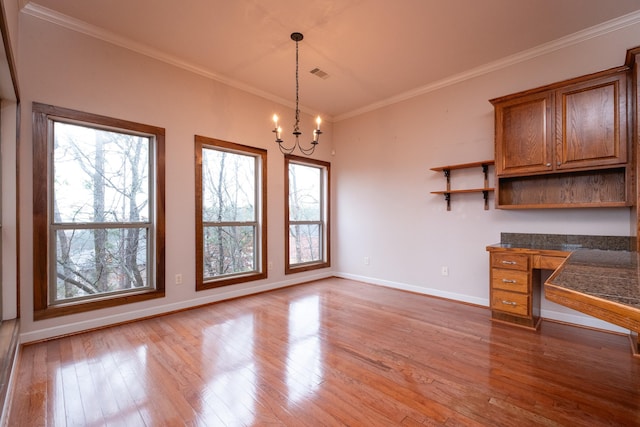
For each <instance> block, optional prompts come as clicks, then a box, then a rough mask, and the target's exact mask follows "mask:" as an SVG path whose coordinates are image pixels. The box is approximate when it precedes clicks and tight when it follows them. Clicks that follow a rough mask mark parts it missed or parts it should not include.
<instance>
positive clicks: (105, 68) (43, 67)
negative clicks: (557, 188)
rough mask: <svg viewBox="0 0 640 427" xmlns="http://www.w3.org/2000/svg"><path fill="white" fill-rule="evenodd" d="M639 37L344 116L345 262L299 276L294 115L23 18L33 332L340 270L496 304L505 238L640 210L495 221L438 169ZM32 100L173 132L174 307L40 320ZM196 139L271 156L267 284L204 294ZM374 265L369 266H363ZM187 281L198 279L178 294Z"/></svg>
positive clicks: (336, 230)
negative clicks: (288, 169)
mask: <svg viewBox="0 0 640 427" xmlns="http://www.w3.org/2000/svg"><path fill="white" fill-rule="evenodd" d="M639 36H640V28H638V27H632V28H626V29H623V30H619V31H617V32H614V33H609V34H606V35H603V36H599V37H597V38H594V39H590V40H588V41H586V42H583V43H581V44H579V45H575V46H572V47H568V48H566V49H563V50H562V51H558V52H554V53H550V54H547V55H545V56H542V57H539V58H535V59H533V60H530V61H528V62H526V63H520V64H517V65H513V66H510V67H509V68H507V69H502V70H498V71H495V72H492V73H490V74H486V75H483V76H481V77H477V78H474V79H472V80H468V81H465V82H463V83H459V84H456V85H454V86H449V87H446V88H443V89H441V90H438V91H434V92H431V93H428V94H425V95H422V96H420V97H417V98H413V99H411V100H408V101H405V102H402V103H399V104H396V105H393V106H389V107H386V108H383V109H380V110H377V111H374V112H371V113H367V114H363V115H360V116H357V117H353V118H350V119H346V120H343V121H340V122H338V123H336V124H334V126H333V129H332V126H331V124H330V123H328V124H327V126H325V127H324V129H323V131H324V132H325V133H324V134H323V141H322V144H321V145H320V149H319V153H317V154H316V155H315V157H317V158H320V159H322V160H327V161H331V162H332V172H333V179H332V185H333V192H334V193H333V194H334V200H333V210H334V212H333V213H334V215H333V225H334V227H333V230H332V238H333V245H332V255H333V265H334V268H332V269H325V270H321V271H316V272H308V273H300V274H296V275H294V276H285V275H284V272H283V264H284V222H283V215H284V212H283V206H284V200H283V185H284V181H283V175H284V174H283V167H284V163H283V157H282V155H281V154H280V152H279V151H278V150H277V148H276V147H274V143H273V140H272V137H273V135H272V134H271V132H270V128H271V116H272V114H273V113H274V112H278V113H280V116H281V117H283V118H286V117H292V116H293V112H292V111H291V110H290V109H286V108H284V107H282V106H280V105H277V104H275V103H273V102H271V101H267V100H265V99H262V98H259V97H256V96H253V95H250V94H247V93H244V92H242V91H239V90H236V89H233V88H230V87H228V86H225V85H223V84H220V83H217V82H215V81H211V80H209V79H207V78H205V77H202V76H199V75H195V74H193V73H190V72H188V71H185V70H182V69H179V68H176V67H174V66H171V65H168V64H165V63H162V62H159V61H156V60H154V59H151V58H148V57H145V56H141V55H139V54H136V53H134V52H131V51H128V50H126V49H123V48H121V47H116V46H113V45H110V44H108V43H105V42H102V41H99V40H95V39H93V38H91V37H89V36H86V35H82V34H78V33H75V32H73V31H70V30H67V29H64V28H60V27H57V26H55V25H53V24H51V23H48V22H45V21H42V20H40V19H38V18H35V17H33V16H30V15H25V14H21V15H20V39H19V55H18V57H19V62H18V71H19V78H20V84H21V91H22V117H23V120H22V126H21V145H20V153H19V155H20V159H21V170H20V182H19V185H20V191H21V195H20V197H21V205H20V209H21V212H22V218H21V221H22V229H21V248H20V256H21V268H20V272H19V273H20V277H21V280H22V286H21V290H20V291H21V317H22V322H21V329H22V336H21V338H22V340H23V342H25V341H32V340H38V339H43V338H47V337H51V336H56V335H60V334H66V333H71V332H74V331H79V330H83V329H87V328H93V327H99V326H102V325H106V324H110V323H116V322H120V321H127V320H131V319H135V318H138V317H142V316H148V315H153V314H157V313H161V312H164V311H167V310H173V309H180V308H185V307H190V306H193V305H198V304H202V303H207V302H211V301H216V300H220V299H223V298H228V297H233V296H238V295H243V294H247V293H251V292H256V291H260V290H266V289H272V288H275V287H279V286H285V285H288V284H293V283H298V282H302V281H305V280H309V279H314V278H319V277H325V276H328V275H331V274H333V273H334V272H336V273H337V274H340V275H343V276H345V277H353V278H356V279H362V280H366V281H369V282H372V283H378V284H385V285H389V286H395V287H400V288H406V289H411V290H415V291H418V292H424V293H430V294H435V295H441V296H446V297H450V298H454V299H459V300H462V301H470V302H474V303H479V304H484V305H487V304H488V276H489V272H488V254H487V252H486V251H485V247H486V246H487V245H488V244H491V243H495V242H497V241H498V240H499V239H500V232H532V233H533V232H535V233H566V234H602V235H628V234H629V229H630V223H629V221H630V214H629V209H626V208H619V209H593V210H562V211H551V210H549V211H497V210H495V209H493V207H492V209H491V210H489V211H484V210H483V205H482V200H481V198H480V196H477V195H475V196H474V195H465V196H459V197H455V196H454V199H453V201H452V211H451V212H447V211H446V209H445V203H444V200H443V198H442V197H441V196H433V195H431V194H429V192H430V191H434V190H438V189H443V188H444V179H443V177H442V176H440V175H439V174H436V173H434V172H431V171H430V170H429V168H430V167H433V166H439V165H445V164H450V163H460V162H470V161H476V160H484V159H490V158H493V110H492V106H491V104H489V102H488V99H490V98H493V97H497V96H501V95H505V94H508V93H512V92H515V91H519V90H524V89H528V88H531V87H535V86H539V85H542V84H546V83H551V82H554V81H557V80H561V79H564V78H569V77H574V76H577V75H582V74H585V73H589V72H595V71H599V70H602V69H605V68H609V67H613V66H618V65H621V64H622V63H623V62H624V56H625V52H626V49H627V48H630V47H633V46H635V45H636V44H640V37H639ZM459 54H464V52H461V53H459ZM32 101H38V102H43V103H49V104H53V105H57V106H61V107H66V108H73V109H78V110H83V111H87V112H91V113H96V114H103V115H107V116H111V117H116V118H121V119H126V120H131V121H137V122H141V123H146V124H150V125H155V126H161V127H164V128H165V129H166V141H167V152H166V158H167V166H166V172H167V183H166V209H167V211H166V213H167V230H166V237H167V241H166V277H167V279H168V281H167V296H166V297H165V298H163V299H161V300H154V301H146V302H141V303H136V304H129V305H125V306H121V307H116V308H112V309H105V310H100V311H96V312H92V313H84V314H77V315H73V316H65V317H62V318H56V319H49V320H42V321H38V322H34V321H33V309H32V298H33V289H32V268H33V262H43V260H33V259H32V243H31V242H32V224H31V219H32V218H31V211H32V202H31V197H32V191H31V185H32V176H31V149H32V147H31V102H32ZM303 123H309V128H303V132H305V133H306V134H309V132H310V131H311V125H312V118H311V117H306V116H305V117H303ZM194 134H200V135H204V136H208V137H214V138H219V139H224V140H229V141H233V142H237V143H241V144H247V145H253V146H256V147H263V148H268V150H269V154H268V156H269V157H268V205H269V208H268V216H269V227H268V235H269V240H268V254H269V260H270V261H272V262H273V264H274V270H272V271H270V272H269V278H268V279H267V280H264V281H260V282H254V283H250V284H244V285H238V286H232V287H228V288H225V289H217V290H210V291H206V292H198V293H196V292H195V291H194V282H195V265H194V256H195V250H194V246H195V243H194V228H195V225H194V217H195V213H194V197H195V195H194V190H193V189H194V151H193V145H194V142H193V136H194ZM332 141H333V143H332ZM332 149H335V151H336V154H335V156H332V155H331V151H332ZM453 179H454V181H453V182H454V186H459V187H458V188H461V187H463V186H466V185H473V186H475V185H480V183H481V180H482V176H481V175H480V173H479V172H472V171H460V172H459V174H458V173H456V175H455V176H454V178H453ZM491 203H493V196H492V198H491ZM365 256H366V257H369V258H370V265H364V263H363V258H364V257H365ZM443 265H446V266H448V267H449V276H447V277H443V276H441V275H440V267H441V266H443ZM178 273H180V274H182V275H183V278H184V284H183V285H174V284H173V281H172V278H173V277H174V276H175V274H178ZM212 309H215V306H214V307H213V308H212ZM543 309H544V310H545V311H544V314H545V315H546V316H548V317H555V318H558V319H562V320H568V321H573V322H576V323H582V324H587V325H593V326H598V327H609V326H608V325H607V324H604V323H603V322H599V321H596V320H594V319H593V318H589V317H587V316H582V315H580V314H578V313H575V312H571V311H570V310H568V309H565V308H563V307H559V306H555V305H553V304H551V303H549V302H545V303H544V304H543Z"/></svg>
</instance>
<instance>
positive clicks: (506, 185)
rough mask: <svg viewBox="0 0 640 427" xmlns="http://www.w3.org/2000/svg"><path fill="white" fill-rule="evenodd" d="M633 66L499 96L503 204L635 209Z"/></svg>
mask: <svg viewBox="0 0 640 427" xmlns="http://www.w3.org/2000/svg"><path fill="white" fill-rule="evenodd" d="M629 78H630V69H629V67H627V66H623V67H617V68H614V69H611V70H607V71H603V72H600V73H596V74H591V75H588V76H584V77H579V78H575V79H571V80H567V81H564V82H560V83H556V84H553V85H548V86H545V87H541V88H537V89H532V90H528V91H525V92H520V93H516V94H513V95H508V96H504V97H501V98H496V99H493V100H491V101H490V102H491V103H492V104H493V105H494V107H495V152H496V160H495V162H496V177H497V179H496V187H497V194H496V205H497V207H498V208H509V209H518V208H520V209H522V208H527V209H528V208H557V207H602V206H630V205H631V204H633V200H632V198H631V195H632V194H631V193H632V191H631V188H632V173H631V170H630V161H629V160H630V158H631V157H632V156H631V155H630V154H629V153H630V148H629V145H630V144H629V142H630V137H629V131H630V126H629V122H630V121H629V118H628V115H629V113H630V111H629V110H630V107H629V106H628V99H630V98H629V96H628V92H627V91H628V87H630V85H628V84H627V80H628V79H629Z"/></svg>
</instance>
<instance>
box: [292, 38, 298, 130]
mask: <svg viewBox="0 0 640 427" xmlns="http://www.w3.org/2000/svg"><path fill="white" fill-rule="evenodd" d="M298 76H299V74H298V41H297V40H296V124H295V126H294V127H293V132H294V134H295V132H300V107H299V103H300V95H299V93H300V83H299V81H298Z"/></svg>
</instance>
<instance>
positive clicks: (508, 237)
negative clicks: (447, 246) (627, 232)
mask: <svg viewBox="0 0 640 427" xmlns="http://www.w3.org/2000/svg"><path fill="white" fill-rule="evenodd" d="M633 244H634V242H633V238H631V237H628V236H583V235H575V234H530V233H501V234H500V243H499V246H501V247H506V248H510V247H512V248H521V249H534V250H557V251H574V250H576V249H603V250H611V251H633V250H634V247H633Z"/></svg>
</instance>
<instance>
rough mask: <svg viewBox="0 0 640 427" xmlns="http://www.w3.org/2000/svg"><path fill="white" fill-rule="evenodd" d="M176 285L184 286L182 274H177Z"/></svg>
mask: <svg viewBox="0 0 640 427" xmlns="http://www.w3.org/2000/svg"><path fill="white" fill-rule="evenodd" d="M176 285H182V274H176Z"/></svg>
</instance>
